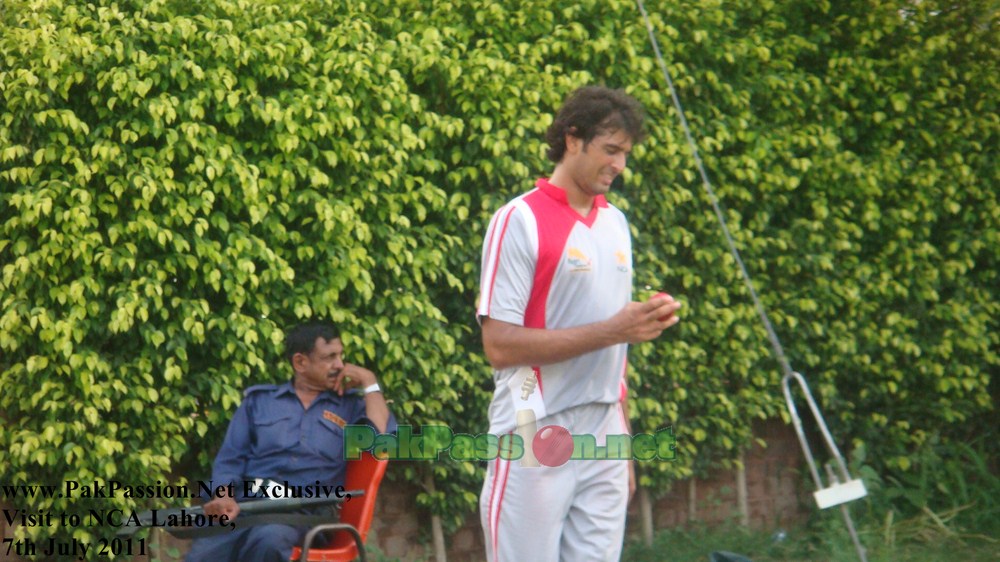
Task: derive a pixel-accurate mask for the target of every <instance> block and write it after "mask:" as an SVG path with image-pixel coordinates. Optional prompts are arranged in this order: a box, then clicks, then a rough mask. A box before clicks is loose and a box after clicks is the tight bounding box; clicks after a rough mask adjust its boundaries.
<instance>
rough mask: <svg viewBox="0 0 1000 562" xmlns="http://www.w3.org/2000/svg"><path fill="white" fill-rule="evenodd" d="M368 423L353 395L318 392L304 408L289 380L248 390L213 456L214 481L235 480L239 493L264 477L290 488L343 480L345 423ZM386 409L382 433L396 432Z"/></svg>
mask: <svg viewBox="0 0 1000 562" xmlns="http://www.w3.org/2000/svg"><path fill="white" fill-rule="evenodd" d="M361 423H366V424H368V425H371V423H370V422H369V421H368V419H367V418H366V417H365V399H364V397H363V396H362V395H361V394H358V393H353V392H352V393H349V394H348V393H345V394H344V396H338V395H337V394H335V393H333V392H329V391H327V392H323V393H321V394H320V395H319V396H317V397H316V399H315V400H313V402H312V404H310V405H309V408H308V409H306V408H303V407H302V402H301V401H300V400H299V397H298V396H297V395H296V394H295V389H294V388H293V387H292V383H291V381H289V382H287V383H285V384H281V385H274V384H264V385H258V386H253V387H250V388H249V389H247V391H246V393H245V394H244V398H243V403H242V404H240V407H239V408H238V409H237V410H236V413H235V414H233V419H232V420H231V421H230V422H229V430H228V431H226V438H225V441H223V443H222V447H221V448H220V449H219V453H218V455H217V456H216V457H215V464H214V465H213V469H212V480H213V485H215V486H219V485H225V484H235V488H236V489H235V491H236V495H237V497H241V496H242V495H243V490H244V484H243V482H244V481H246V480H253V479H255V478H269V479H271V480H274V481H276V482H279V483H282V484H283V483H284V482H285V481H287V482H288V483H289V484H291V485H293V486H305V485H315V484H316V482H317V481H319V483H320V484H322V485H334V486H339V485H342V484H343V483H344V472H345V468H346V461H345V460H344V429H343V426H344V425H346V424H361ZM395 430H396V420H395V417H393V416H392V414H391V413H390V415H389V422H388V424H387V428H386V431H387V432H388V433H392V432H395Z"/></svg>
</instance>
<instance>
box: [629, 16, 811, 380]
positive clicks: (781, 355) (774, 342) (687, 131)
mask: <svg viewBox="0 0 1000 562" xmlns="http://www.w3.org/2000/svg"><path fill="white" fill-rule="evenodd" d="M636 3H637V4H638V5H639V11H640V12H642V18H643V19H644V20H645V22H646V31H647V33H649V41H650V42H651V43H652V44H653V52H654V53H656V61H657V62H658V63H659V65H660V71H661V72H663V78H664V79H665V80H666V81H667V87H668V88H669V89H670V98H671V99H672V100H673V101H674V107H675V108H676V109H677V114H678V115H679V116H680V120H681V128H683V129H684V136H685V137H686V138H687V143H688V145H689V146H690V147H691V153H692V154H693V155H694V161H695V164H696V165H697V166H698V173H699V174H700V175H701V185H702V186H703V187H704V188H705V192H706V193H707V194H708V198H709V200H710V201H711V202H712V208H713V209H715V216H716V217H718V219H719V224H720V225H722V232H723V234H725V236H726V243H727V244H729V251H730V252H732V254H733V258H735V259H736V263H737V265H739V267H740V272H741V273H742V274H743V281H744V282H745V283H746V286H747V289H749V291H750V296H751V298H753V304H754V307H756V309H757V314H758V315H759V316H760V319H761V321H762V322H763V323H764V329H765V330H767V337H768V339H769V340H771V347H773V348H774V352H775V353H776V354H777V356H778V362H779V363H781V368H782V370H783V371H784V373H785V376H792V372H793V371H792V367H791V365H790V364H789V363H788V358H787V357H786V356H785V350H784V348H782V347H781V340H779V339H778V334H777V333H775V331H774V327H772V326H771V321H770V320H769V319H768V317H767V312H766V311H765V310H764V305H763V304H761V302H760V298H759V297H758V296H757V291H756V290H754V288H753V283H752V282H751V281H750V273H748V272H747V268H746V266H745V265H743V259H742V258H740V252H739V250H737V249H736V243H735V242H734V241H733V236H732V234H730V232H729V226H727V224H726V218H725V216H723V214H722V208H721V207H720V206H719V200H718V198H717V197H716V196H715V190H714V189H712V182H711V181H709V179H708V173H707V172H706V171H705V165H704V164H703V163H702V161H701V155H700V154H699V152H698V145H697V144H695V142H694V137H693V136H692V135H691V128H690V127H689V126H688V121H687V117H685V116H684V107H683V106H682V105H681V100H680V98H678V97H677V89H676V88H674V82H673V80H671V79H670V72H668V71H667V65H666V63H665V62H663V55H662V54H661V53H660V44H659V42H658V41H657V40H656V34H655V33H654V32H653V24H652V23H651V22H650V20H649V14H648V13H646V6H645V5H644V4H643V2H642V0H636Z"/></svg>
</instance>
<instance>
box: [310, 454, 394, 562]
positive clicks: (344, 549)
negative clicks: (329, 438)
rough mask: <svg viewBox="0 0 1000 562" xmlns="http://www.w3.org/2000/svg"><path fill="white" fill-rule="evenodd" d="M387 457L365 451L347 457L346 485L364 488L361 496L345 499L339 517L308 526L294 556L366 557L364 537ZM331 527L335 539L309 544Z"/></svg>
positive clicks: (343, 560) (323, 560) (340, 561)
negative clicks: (353, 457) (350, 458)
mask: <svg viewBox="0 0 1000 562" xmlns="http://www.w3.org/2000/svg"><path fill="white" fill-rule="evenodd" d="M388 465H389V461H388V460H380V459H377V458H375V456H374V455H372V454H371V453H369V452H362V453H361V458H360V459H359V460H355V461H348V463H347V475H346V476H345V477H344V488H345V489H348V490H364V491H365V493H364V495H362V496H361V497H355V498H353V499H352V500H351V501H347V502H344V504H343V505H342V507H341V509H340V521H339V522H338V523H328V524H325V525H317V526H315V527H313V528H312V529H310V530H309V532H308V533H307V534H306V538H305V540H304V541H303V543H302V547H301V548H300V547H295V548H294V549H293V550H292V560H299V561H301V562H306V561H308V562H348V561H350V560H354V559H355V558H361V560H362V562H364V561H365V560H367V556H366V554H365V540H366V539H367V538H368V529H369V528H370V527H371V525H372V517H373V516H374V515H375V498H376V496H378V488H379V486H380V485H381V484H382V477H383V476H385V469H386V467H387V466H388ZM326 531H332V532H333V533H334V534H333V540H331V541H330V543H329V544H328V545H326V546H325V547H323V548H310V545H311V544H312V542H313V538H314V537H315V536H316V535H317V534H319V533H322V532H326Z"/></svg>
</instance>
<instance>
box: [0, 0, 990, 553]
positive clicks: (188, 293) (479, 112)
mask: <svg viewBox="0 0 1000 562" xmlns="http://www.w3.org/2000/svg"><path fill="white" fill-rule="evenodd" d="M424 4H425V3H423V2H418V1H415V0H407V1H401V2H396V3H393V4H392V5H391V6H389V5H383V3H380V2H373V3H371V4H362V3H356V2H337V1H334V0H329V1H325V2H324V1H319V0H315V1H310V0H298V1H292V2H264V1H251V0H213V1H209V2H202V3H197V4H192V5H189V3H186V2H173V1H165V0H160V1H154V2H149V3H146V2H118V3H115V4H110V5H105V6H101V7H98V6H96V5H95V4H89V3H86V2H73V1H55V0H48V1H44V0H43V1H34V2H28V1H26V0H13V1H10V2H8V3H7V4H6V9H5V11H4V13H3V14H2V15H0V26H2V27H0V100H2V104H0V225H2V233H0V264H2V266H0V267H2V271H0V302H2V309H0V383H2V388H3V392H2V394H0V415H2V417H3V418H5V419H6V420H7V422H6V425H7V429H6V430H5V431H3V432H0V482H2V483H4V484H6V483H29V484H30V483H55V482H62V481H66V480H76V481H80V482H88V481H93V480H94V479H95V478H100V479H111V478H113V479H117V480H120V481H123V482H136V483H154V482H155V481H157V480H161V481H164V482H168V481H169V482H180V480H179V479H180V478H181V476H179V475H178V472H183V473H184V475H190V476H194V475H195V474H196V473H197V472H198V470H201V471H207V469H208V466H209V465H210V462H211V457H212V453H213V452H214V450H215V448H216V447H217V446H218V444H219V442H220V440H221V436H222V432H223V431H224V430H225V426H226V423H227V422H228V419H229V417H230V415H231V413H232V411H233V410H234V409H235V407H236V405H237V404H238V403H239V400H240V396H241V390H242V389H243V388H245V387H246V386H249V385H251V384H255V383H259V382H263V381H278V380H283V379H285V378H287V377H288V376H289V373H288V371H287V370H286V368H285V367H284V366H281V361H280V359H279V358H278V352H279V348H280V341H281V338H282V332H281V329H282V327H284V326H287V325H288V324H290V323H293V322H294V321H295V320H296V319H299V318H305V317H310V316H313V315H322V316H329V317H332V318H333V319H335V320H337V321H339V322H341V323H342V324H343V327H344V329H345V332H346V334H347V336H346V337H345V339H346V344H347V348H348V353H350V355H351V357H352V358H353V359H355V360H356V361H357V362H360V363H363V364H366V365H370V366H372V367H373V368H375V369H376V370H377V371H378V372H379V373H380V374H381V375H382V377H383V380H384V383H385V386H386V387H387V388H388V389H391V391H390V393H389V394H390V396H391V397H392V398H393V399H394V401H395V404H394V408H395V410H396V412H397V413H398V415H399V416H400V418H401V421H402V422H405V423H412V424H414V425H425V424H429V423H446V424H449V425H451V426H452V427H453V428H455V429H456V431H463V432H469V433H479V432H481V431H483V430H484V429H485V427H486V422H485V410H486V404H487V401H488V398H489V395H490V392H491V382H490V377H489V369H488V367H487V366H486V364H485V360H484V358H483V356H482V352H481V345H480V343H479V339H478V335H479V334H478V328H477V326H476V324H475V321H474V318H473V310H474V308H473V307H474V303H475V298H476V291H477V276H478V267H479V266H478V263H479V251H480V248H479V245H480V241H481V238H482V230H483V228H484V225H485V223H486V221H487V220H488V218H489V216H490V214H491V213H492V212H493V211H494V210H495V209H496V208H497V207H498V206H499V205H500V204H502V203H503V202H504V201H505V200H506V199H507V198H509V197H511V196H512V195H514V194H516V193H519V192H522V191H523V190H525V189H526V188H527V187H529V186H530V184H531V182H532V180H533V179H534V178H535V177H537V176H541V175H545V174H547V173H548V172H549V171H550V164H549V163H547V162H546V161H545V159H544V147H543V143H542V140H541V137H542V133H543V132H544V130H545V128H546V126H547V125H548V123H549V122H550V119H551V113H552V112H553V111H554V109H555V108H557V107H558V105H559V104H560V103H561V101H562V99H563V98H564V96H565V95H566V94H567V93H568V92H569V91H570V90H572V89H573V88H575V87H577V86H579V85H583V84H587V83H605V84H608V85H611V86H615V87H624V88H626V89H627V90H629V91H630V92H631V93H632V94H633V95H635V96H636V97H637V98H639V99H640V100H641V101H642V102H643V103H644V104H645V105H646V107H647V109H648V111H649V114H650V122H649V128H650V130H651V133H652V134H651V135H650V138H649V140H648V141H647V142H646V143H645V144H643V145H641V146H639V147H637V149H636V150H635V151H634V155H633V158H632V161H631V163H630V170H629V172H628V173H627V174H626V186H625V188H624V189H623V190H622V191H621V192H620V193H617V194H615V195H614V197H613V200H614V202H615V203H616V204H618V205H620V206H621V207H622V208H624V209H625V210H626V212H627V214H628V215H629V216H630V218H631V220H632V224H633V227H634V234H635V237H636V239H635V248H636V274H637V288H642V287H645V286H646V285H648V286H650V287H652V288H654V289H660V288H662V289H665V290H668V291H670V292H671V293H673V294H674V295H675V296H678V297H679V298H681V299H682V300H683V301H684V302H685V305H686V307H685V309H684V312H683V321H682V323H681V324H680V325H679V327H678V328H676V329H673V330H672V331H671V332H670V333H668V334H666V335H665V336H664V337H663V338H662V339H661V340H659V341H658V343H656V344H645V345H641V346H637V347H636V348H634V349H633V352H632V357H631V362H632V368H631V375H630V376H631V378H632V388H633V392H632V396H633V417H634V420H633V421H634V425H635V429H636V430H639V431H649V432H652V431H655V430H656V429H659V428H661V427H664V426H667V425H673V426H674V431H675V435H676V437H677V449H678V459H677V461H676V462H672V463H662V464H651V463H650V464H644V465H643V466H642V467H641V469H642V473H643V475H644V478H643V483H644V485H646V486H649V487H650V488H651V489H652V490H653V491H654V492H657V491H664V490H666V489H667V487H668V486H669V485H670V484H671V483H672V482H674V481H676V480H677V479H679V478H683V477H686V476H689V475H691V474H695V473H701V472H703V471H704V470H707V469H708V468H711V467H716V466H729V465H730V464H731V463H732V462H733V461H734V459H736V458H737V456H738V455H739V452H740V451H742V450H744V449H745V448H746V447H747V446H748V444H749V443H750V440H751V438H752V435H751V424H752V422H753V420H755V419H762V418H769V417H774V416H779V415H783V411H784V403H783V400H782V398H781V393H780V387H779V382H780V370H779V368H778V366H777V363H776V361H775V359H774V358H773V356H772V354H771V351H770V347H769V346H768V344H767V342H766V339H765V337H764V333H763V329H762V327H761V325H760V322H759V320H758V318H757V316H756V313H755V311H754V310H753V308H752V303H751V302H750V299H749V297H748V294H747V291H746V290H745V288H744V286H743V284H742V280H741V278H740V276H739V272H738V270H737V268H736V266H735V263H734V262H733V260H732V258H731V256H730V255H729V254H728V249H727V248H726V246H725V244H724V241H723V238H722V236H721V232H720V229H719V225H718V223H717V221H716V219H715V217H714V214H713V213H712V211H711V207H710V205H709V203H708V201H707V199H706V197H705V195H704V194H703V192H702V191H701V186H700V181H699V180H698V178H697V174H696V172H695V170H694V168H693V161H692V158H691V155H690V152H689V150H688V148H687V147H686V146H685V144H684V139H683V135H682V134H681V132H680V130H679V128H678V119H677V115H676V111H675V110H674V109H673V108H672V106H671V104H670V99H669V92H667V91H666V89H665V88H666V87H665V85H664V84H663V79H662V76H661V75H660V73H659V68H658V66H657V64H656V61H655V60H654V59H653V58H652V49H651V47H650V45H649V42H648V38H647V37H646V28H645V25H644V23H643V21H642V19H641V17H640V14H639V12H638V10H637V9H636V6H635V5H634V4H633V3H631V2H626V1H624V0H600V1H598V0H592V1H584V2H557V1H552V2H507V3H495V2H490V1H485V0H483V1H465V2H458V1H456V2H437V3H434V7H433V8H429V9H428V8H426V7H424ZM649 10H650V12H651V18H652V21H653V24H654V27H655V29H656V32H657V34H658V37H659V40H660V42H661V44H662V45H663V48H664V55H665V57H666V60H667V63H668V65H669V67H670V70H671V73H672V74H673V78H674V80H675V82H676V84H677V86H678V93H679V95H680V97H681V99H682V100H683V101H684V103H685V106H686V112H687V117H688V119H689V120H690V122H691V125H692V127H693V129H694V134H695V136H696V138H697V139H698V142H699V151H700V153H701V155H702V157H703V159H704V161H705V164H706V166H707V168H708V170H709V174H710V175H711V177H712V178H713V181H714V183H715V185H716V188H717V190H718V193H719V197H720V200H721V203H722V205H723V206H724V207H725V208H726V209H727V211H726V213H727V220H728V221H729V225H730V227H731V228H732V229H733V232H734V237H735V239H736V241H737V244H738V245H739V246H740V251H741V253H742V256H743V258H744V259H745V260H746V262H747V265H748V267H749V269H750V272H751V274H752V276H753V279H754V282H755V288H756V289H757V290H758V291H759V292H760V294H761V295H762V298H763V300H764V303H765V305H766V306H767V308H768V310H769V312H770V314H771V317H772V320H773V321H774V323H775V327H776V329H777V331H778V333H779V335H780V336H781V337H782V340H783V343H784V344H785V348H786V352H787V353H788V355H789V358H790V360H791V362H792V365H793V367H795V368H796V369H797V370H799V371H801V372H802V373H803V374H805V375H806V376H807V378H809V380H810V381H811V382H812V384H813V387H814V391H815V392H816V394H817V396H818V398H819V399H820V401H821V403H822V405H823V408H824V411H825V412H826V413H827V417H828V420H829V421H830V423H831V425H832V428H833V431H834V434H835V435H837V436H838V437H839V438H840V439H841V441H842V443H841V444H842V445H843V446H845V447H847V448H848V449H851V448H853V447H854V446H857V445H860V444H864V445H865V446H866V448H867V450H868V451H869V462H874V463H875V464H876V466H877V468H878V469H879V470H881V471H887V472H892V471H906V470H908V469H910V468H911V465H912V464H913V463H914V462H915V459H917V458H921V459H926V458H927V455H926V454H923V455H922V456H921V455H918V452H919V451H921V450H922V448H924V447H925V445H926V444H927V443H928V442H930V440H932V439H933V440H935V443H937V440H939V439H940V440H942V442H943V443H945V444H946V443H948V442H949V441H951V440H962V439H966V438H968V437H969V436H970V435H975V434H977V433H983V432H993V433H995V427H993V425H995V424H991V422H990V421H989V420H990V419H991V418H990V417H989V416H991V415H993V414H991V412H992V408H993V405H994V398H993V397H991V395H990V382H991V377H993V378H995V377H994V375H996V373H997V369H998V365H1000V358H998V348H1000V343H998V342H1000V338H998V336H997V334H998V322H997V320H996V317H997V315H998V313H1000V301H998V294H997V287H998V286H1000V282H998V279H997V275H998V274H997V272H998V270H1000V267H998V266H1000V263H998V255H1000V250H998V249H1000V234H998V233H1000V228H998V226H1000V206H998V204H997V196H996V193H997V190H998V186H1000V171H998V167H997V166H996V162H997V161H998V158H1000V154H998V146H997V135H998V129H1000V117H998V110H997V101H998V98H1000V94H998V91H1000V79H998V76H1000V72H998V70H1000V68H998V66H1000V64H998V61H1000V58H998V52H997V50H998V47H997V46H998V45H1000V41H998V39H1000V37H998V36H997V35H998V27H997V11H996V9H995V7H993V8H990V3H989V2H969V3H965V4H963V5H961V6H958V7H955V6H952V5H951V4H947V3H938V2H921V3H914V4H906V5H905V7H904V8H902V9H899V8H892V7H889V6H883V5H882V4H881V3H878V2H860V1H855V2H841V3H831V2H802V1H786V2H757V1H750V0H745V1H743V0H741V1H738V2H730V3H726V4H725V5H724V6H723V5H722V4H721V3H718V2H709V3H706V2H700V1H699V2H695V1H692V0H685V1H681V2H675V3H670V4H669V5H653V6H649ZM994 384H995V383H994ZM994 388H995V387H994ZM994 392H995V391H994ZM944 450H945V451H947V449H946V448H945V449H944ZM873 451H874V452H876V453H875V454H872V453H871V452H873ZM946 454H947V453H946V452H945V453H943V455H946ZM872 459H874V460H872ZM192 463H193V464H194V466H195V467H196V468H195V470H194V471H193V473H192V474H188V473H187V471H188V468H189V467H190V466H191V465H192ZM404 477H405V478H406V479H407V480H409V481H413V482H427V479H428V478H433V480H434V482H435V488H436V491H435V492H434V493H430V492H428V491H426V490H424V491H423V492H421V494H420V496H419V501H420V502H421V504H422V505H425V506H427V507H428V509H430V510H431V511H432V512H434V513H438V514H441V515H443V516H445V518H446V519H445V522H446V525H447V526H448V527H449V528H454V527H455V526H457V525H458V524H459V523H460V522H461V521H463V520H464V519H465V518H466V516H467V514H468V513H469V512H470V511H471V510H474V509H475V498H476V496H477V494H478V488H479V486H480V478H481V474H480V472H479V467H478V466H476V465H474V464H472V463H453V462H440V463H408V464H407V465H406V466H405V474H404ZM8 503H16V504H17V505H16V507H30V508H33V509H42V510H49V509H51V510H53V511H54V512H60V511H81V510H82V511H84V512H86V509H89V508H90V507H91V505H93V506H95V507H99V508H107V507H108V506H110V505H116V506H121V507H132V506H134V505H137V503H138V505H140V506H145V505H148V504H149V502H146V503H145V504H143V503H142V502H141V501H140V502H135V501H131V500H126V499H122V498H119V499H117V500H114V501H110V502H109V500H103V501H95V502H90V503H88V502H83V501H73V502H70V501H68V500H66V499H51V500H37V501H33V502H28V503H25V502H23V501H21V500H18V501H17V502H12V501H11V502H8ZM29 503H30V505H29ZM28 531H29V533H30V534H32V535H33V536H36V537H41V536H47V535H49V534H54V535H56V536H60V537H64V536H66V537H68V536H70V534H71V533H72V532H73V531H74V530H70V529H63V528H57V529H53V528H48V527H44V526H39V527H34V528H30V529H28ZM95 532H105V533H107V532H109V531H108V530H107V529H104V530H101V529H93V528H86V527H83V526H81V527H80V528H77V529H75V535H76V536H77V537H78V538H81V539H86V540H88V541H89V540H91V538H90V537H92V536H93V535H94V533H95Z"/></svg>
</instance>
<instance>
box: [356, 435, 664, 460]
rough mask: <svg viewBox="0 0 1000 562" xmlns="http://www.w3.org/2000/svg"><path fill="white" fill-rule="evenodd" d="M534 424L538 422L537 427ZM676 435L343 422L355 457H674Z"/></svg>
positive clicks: (486, 458)
mask: <svg viewBox="0 0 1000 562" xmlns="http://www.w3.org/2000/svg"><path fill="white" fill-rule="evenodd" d="M532 429H533V428H532ZM676 443H677V441H676V439H674V431H673V428H672V427H667V428H664V429H660V430H658V431H657V432H656V433H654V434H648V433H639V434H636V435H608V436H606V437H605V439H604V443H603V444H601V445H598V443H597V438H596V437H595V436H594V435H586V434H585V435H573V434H571V433H570V432H569V430H567V429H566V428H564V427H562V426H559V425H546V426H544V427H542V428H541V429H538V430H537V431H534V432H533V434H525V432H524V431H521V430H520V428H519V431H518V432H515V433H508V434H505V435H493V434H490V433H480V434H478V435H472V434H468V433H454V432H452V430H451V428H449V427H448V426H445V425H428V426H424V427H423V428H422V430H421V431H420V432H419V433H415V432H414V431H413V427H411V426H408V425H401V426H399V428H398V430H397V431H396V433H395V434H387V433H383V434H378V433H376V432H375V429H374V428H372V427H370V426H367V425H347V426H345V427H344V458H345V459H348V460H356V459H359V458H361V453H362V451H369V452H371V453H372V454H373V455H375V456H376V457H378V458H383V459H390V460H424V461H434V460H439V459H440V458H441V455H442V454H443V453H445V452H447V455H448V457H450V458H451V459H452V460H455V461H490V460H494V459H497V458H499V459H501V460H511V461H514V460H517V461H520V462H521V464H522V465H524V466H549V467H555V466H561V465H563V464H565V463H566V462H567V461H571V460H637V461H652V460H674V459H675V458H676V456H677V455H676V451H675V450H674V448H675V445H676Z"/></svg>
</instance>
